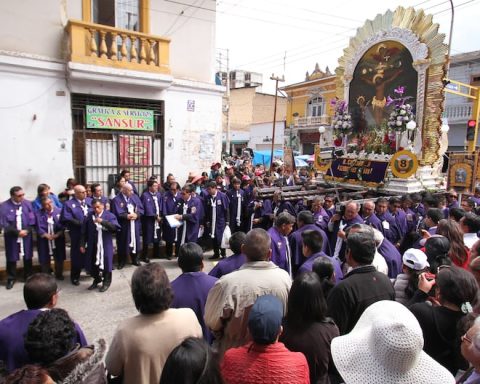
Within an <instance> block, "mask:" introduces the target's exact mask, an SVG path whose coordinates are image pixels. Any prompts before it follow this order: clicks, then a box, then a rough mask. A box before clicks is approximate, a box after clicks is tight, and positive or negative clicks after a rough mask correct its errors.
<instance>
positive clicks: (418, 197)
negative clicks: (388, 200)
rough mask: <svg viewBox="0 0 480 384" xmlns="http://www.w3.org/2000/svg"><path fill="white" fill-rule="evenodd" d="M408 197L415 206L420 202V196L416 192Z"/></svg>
mask: <svg viewBox="0 0 480 384" xmlns="http://www.w3.org/2000/svg"><path fill="white" fill-rule="evenodd" d="M410 197H411V199H412V201H413V202H414V203H415V204H418V203H421V202H422V195H420V194H419V193H418V192H414V193H412V194H411V195H410Z"/></svg>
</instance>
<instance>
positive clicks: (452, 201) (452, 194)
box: [443, 189, 460, 218]
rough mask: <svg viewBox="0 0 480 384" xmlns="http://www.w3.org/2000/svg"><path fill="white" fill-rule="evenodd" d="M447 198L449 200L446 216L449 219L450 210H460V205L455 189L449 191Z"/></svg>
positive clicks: (445, 211) (445, 210)
mask: <svg viewBox="0 0 480 384" xmlns="http://www.w3.org/2000/svg"><path fill="white" fill-rule="evenodd" d="M445 197H446V199H447V207H446V208H445V209H444V212H443V213H444V216H445V218H448V211H449V209H450V208H458V207H459V206H460V204H459V203H458V194H457V191H455V190H454V189H451V190H449V191H448V192H447V193H446V194H445Z"/></svg>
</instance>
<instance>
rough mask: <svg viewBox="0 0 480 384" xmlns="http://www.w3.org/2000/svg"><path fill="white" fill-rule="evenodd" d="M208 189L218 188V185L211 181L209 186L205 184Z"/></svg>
mask: <svg viewBox="0 0 480 384" xmlns="http://www.w3.org/2000/svg"><path fill="white" fill-rule="evenodd" d="M205 187H206V188H217V183H216V182H215V181H209V182H208V183H207V184H205Z"/></svg>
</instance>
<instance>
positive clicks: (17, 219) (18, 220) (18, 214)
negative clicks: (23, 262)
mask: <svg viewBox="0 0 480 384" xmlns="http://www.w3.org/2000/svg"><path fill="white" fill-rule="evenodd" d="M15 214H16V217H15V223H16V225H17V231H21V230H22V207H21V206H20V207H19V208H18V209H17V211H16V213H15ZM17 243H19V244H20V256H25V248H24V244H23V237H20V236H18V239H17Z"/></svg>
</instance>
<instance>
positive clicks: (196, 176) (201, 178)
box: [191, 175, 203, 184]
mask: <svg viewBox="0 0 480 384" xmlns="http://www.w3.org/2000/svg"><path fill="white" fill-rule="evenodd" d="M199 180H203V176H198V175H195V176H193V177H192V181H191V183H192V184H195V183H196V182H197V181H199Z"/></svg>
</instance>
